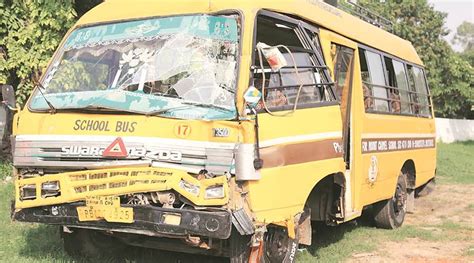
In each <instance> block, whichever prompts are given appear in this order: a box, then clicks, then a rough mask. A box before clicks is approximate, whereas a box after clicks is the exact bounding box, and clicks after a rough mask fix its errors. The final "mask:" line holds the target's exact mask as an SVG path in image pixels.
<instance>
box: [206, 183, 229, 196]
mask: <svg viewBox="0 0 474 263" xmlns="http://www.w3.org/2000/svg"><path fill="white" fill-rule="evenodd" d="M204 198H206V199H219V198H224V186H223V185H215V186H211V187H208V188H207V189H206V193H205V195H204Z"/></svg>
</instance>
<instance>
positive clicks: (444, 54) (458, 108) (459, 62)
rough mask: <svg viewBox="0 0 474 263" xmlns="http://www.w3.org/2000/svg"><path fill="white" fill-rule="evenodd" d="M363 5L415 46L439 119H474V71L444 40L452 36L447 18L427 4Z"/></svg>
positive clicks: (364, 0)
mask: <svg viewBox="0 0 474 263" xmlns="http://www.w3.org/2000/svg"><path fill="white" fill-rule="evenodd" d="M359 4H360V5H362V6H364V7H366V8H369V9H370V10H372V11H375V12H377V13H379V14H381V15H382V16H384V17H385V18H387V19H389V20H390V21H392V22H393V33H394V34H396V35H398V36H400V37H401V38H404V39H407V40H409V41H411V42H412V44H413V46H414V47H415V49H416V50H417V52H418V55H419V56H420V58H421V59H422V61H423V62H424V64H425V67H426V69H427V77H428V82H429V85H430V88H431V91H432V95H433V101H434V103H435V112H436V115H437V116H439V117H449V118H455V117H456V118H467V117H471V118H472V112H471V105H472V103H473V101H474V99H473V95H474V94H473V93H472V83H473V74H474V70H473V67H472V66H471V65H470V64H469V63H467V61H466V60H465V59H464V58H463V57H461V56H459V55H457V54H456V53H455V52H454V51H453V50H452V49H451V47H450V46H449V44H448V43H447V42H446V40H444V38H443V37H444V36H446V35H447V34H448V33H449V31H448V30H447V29H446V28H445V27H444V24H445V22H444V20H445V18H446V14H445V13H442V12H439V11H436V10H435V9H434V7H433V6H432V5H430V4H428V2H427V1H426V0H412V1H396V0H387V1H384V2H380V1H373V0H372V1H371V0H360V1H359ZM462 32H464V31H462ZM463 39H465V38H463ZM471 39H472V38H471Z"/></svg>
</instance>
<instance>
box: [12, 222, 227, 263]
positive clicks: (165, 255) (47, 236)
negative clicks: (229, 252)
mask: <svg viewBox="0 0 474 263" xmlns="http://www.w3.org/2000/svg"><path fill="white" fill-rule="evenodd" d="M24 235H25V238H24V240H25V242H24V243H23V244H22V247H21V249H20V255H21V256H22V257H25V258H29V259H31V260H35V259H36V260H42V261H46V262H77V263H79V262H80V263H82V262H101V263H102V262H104V263H115V262H130V263H139V262H140V263H142V262H143V263H147V262H160V263H178V262H180V263H207V262H210V263H220V262H228V261H226V260H224V259H222V258H214V257H205V256H200V255H190V254H186V253H175V252H168V251H160V250H154V249H147V248H139V247H133V246H127V247H126V248H125V251H123V253H121V255H120V256H118V257H114V258H111V257H109V258H106V257H105V258H76V257H74V258H73V257H70V256H68V255H67V254H66V253H65V251H64V249H63V241H62V238H61V235H60V227H59V226H48V225H38V226H37V227H34V228H30V229H29V230H27V231H25V234H24Z"/></svg>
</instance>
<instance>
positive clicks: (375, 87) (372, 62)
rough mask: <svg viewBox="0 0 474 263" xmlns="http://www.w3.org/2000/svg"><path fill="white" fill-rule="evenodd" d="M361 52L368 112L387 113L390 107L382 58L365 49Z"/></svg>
mask: <svg viewBox="0 0 474 263" xmlns="http://www.w3.org/2000/svg"><path fill="white" fill-rule="evenodd" d="M359 52H360V64H361V65H360V67H361V72H362V82H363V88H364V104H365V105H366V111H380V112H387V111H388V109H389V107H388V96H387V90H386V83H385V74H384V70H383V65H382V57H381V56H380V55H379V54H376V53H373V52H370V51H366V50H363V49H359Z"/></svg>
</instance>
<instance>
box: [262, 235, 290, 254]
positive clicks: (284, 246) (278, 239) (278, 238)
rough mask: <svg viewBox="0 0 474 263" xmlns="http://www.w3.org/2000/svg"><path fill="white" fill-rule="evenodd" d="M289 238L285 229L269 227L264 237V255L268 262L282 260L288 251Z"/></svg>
mask: <svg viewBox="0 0 474 263" xmlns="http://www.w3.org/2000/svg"><path fill="white" fill-rule="evenodd" d="M289 241H290V238H289V237H288V234H287V233H286V230H284V229H279V228H271V229H269V230H268V232H267V235H266V237H265V247H266V249H265V255H266V257H267V258H268V259H269V260H270V262H282V261H283V260H284V259H285V256H286V255H287V253H288V243H289Z"/></svg>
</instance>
